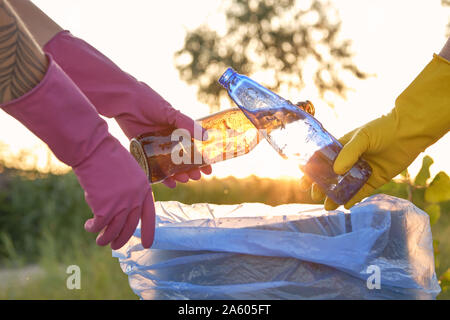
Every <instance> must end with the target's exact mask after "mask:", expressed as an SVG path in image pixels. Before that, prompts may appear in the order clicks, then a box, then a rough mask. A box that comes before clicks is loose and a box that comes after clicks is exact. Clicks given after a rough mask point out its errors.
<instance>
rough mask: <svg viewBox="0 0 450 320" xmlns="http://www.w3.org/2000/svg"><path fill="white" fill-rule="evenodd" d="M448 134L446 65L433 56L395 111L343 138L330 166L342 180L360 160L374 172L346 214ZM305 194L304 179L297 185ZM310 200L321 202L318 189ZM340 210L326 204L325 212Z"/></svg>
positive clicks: (327, 201) (307, 183)
mask: <svg viewBox="0 0 450 320" xmlns="http://www.w3.org/2000/svg"><path fill="white" fill-rule="evenodd" d="M449 129H450V62H449V61H447V60H445V59H444V58H442V57H440V56H437V55H434V58H433V60H432V61H431V62H430V63H429V64H428V65H427V66H426V67H425V69H424V70H423V71H422V72H421V73H420V74H419V76H418V77H417V78H416V79H415V80H414V81H413V82H412V83H411V84H410V85H409V86H408V88H406V89H405V91H403V93H402V94H401V95H400V96H399V97H398V98H397V100H396V102H395V108H394V109H393V110H392V111H391V112H390V113H389V114H388V115H386V116H382V117H381V118H378V119H375V120H373V121H371V122H369V123H367V124H365V125H363V126H362V127H360V128H358V129H356V130H353V131H351V132H349V133H348V134H346V135H345V136H343V137H342V138H341V139H339V141H340V142H341V143H342V144H343V145H344V147H343V149H342V150H341V152H340V153H339V155H338V157H337V158H336V160H335V162H334V167H333V169H334V171H335V172H336V173H337V174H344V173H345V172H346V171H347V170H349V169H350V168H351V167H352V166H353V165H354V164H355V162H356V161H357V160H358V159H359V157H363V158H364V160H366V161H367V162H368V163H369V164H370V166H371V167H372V170H373V172H372V175H371V176H370V178H369V180H368V181H367V183H366V184H365V185H364V186H363V187H362V188H361V190H359V192H358V193H357V194H356V195H355V196H354V197H353V198H352V199H351V200H350V201H349V202H347V203H346V204H345V208H347V209H349V208H350V207H352V206H353V205H354V204H356V203H357V202H359V201H361V200H362V199H363V198H365V197H367V196H369V195H370V194H371V193H372V192H373V191H374V190H375V189H377V188H379V187H381V186H382V185H384V184H385V183H387V182H389V181H390V180H391V179H392V178H394V177H395V176H397V175H398V174H399V173H401V172H402V171H403V170H405V169H406V168H407V167H408V166H409V165H410V164H411V162H413V161H414V159H415V158H416V157H417V156H418V155H419V154H420V153H421V152H423V151H424V150H425V149H426V148H427V147H429V146H430V145H432V144H433V143H435V142H436V141H437V140H438V139H440V138H441V137H442V136H444V135H445V134H446V133H447V132H448V131H449ZM301 186H302V188H303V189H304V190H305V189H308V187H309V186H311V181H310V180H309V178H308V177H306V176H305V178H304V179H303V180H302V181H301ZM311 196H312V198H313V199H314V200H316V201H319V200H321V199H323V198H324V197H325V195H324V194H323V192H322V191H321V190H320V188H318V186H317V185H316V184H312V186H311ZM337 207H338V204H336V203H334V202H333V201H332V200H331V199H329V198H326V199H325V209H326V210H334V209H336V208H337Z"/></svg>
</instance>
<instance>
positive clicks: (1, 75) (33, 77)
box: [0, 0, 47, 102]
mask: <svg viewBox="0 0 450 320" xmlns="http://www.w3.org/2000/svg"><path fill="white" fill-rule="evenodd" d="M45 59H46V58H45V56H44V54H43V53H42V51H41V50H40V48H39V47H38V46H37V45H36V43H35V42H34V41H33V40H32V38H31V36H30V35H29V33H28V32H27V31H26V29H25V27H24V26H23V24H22V23H21V21H20V20H19V19H18V18H17V17H16V16H15V14H14V12H12V11H11V9H10V7H9V5H8V4H7V3H5V2H4V1H2V0H0V102H7V101H10V100H13V99H16V98H18V97H20V96H22V95H24V94H25V93H27V92H28V91H30V90H31V89H33V87H35V86H36V85H37V84H38V83H39V82H40V80H41V79H42V78H43V76H44V74H45V71H46V69H47V66H46V60H45Z"/></svg>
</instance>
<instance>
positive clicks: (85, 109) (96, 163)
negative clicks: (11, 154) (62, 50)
mask: <svg viewBox="0 0 450 320" xmlns="http://www.w3.org/2000/svg"><path fill="white" fill-rule="evenodd" d="M1 108H3V109H4V110H5V111H6V112H7V113H8V114H10V115H11V116H13V117H14V118H16V119H17V120H18V121H20V122H21V123H22V124H23V125H25V126H26V127H27V128H28V129H30V130H31V131H32V132H33V133H34V134H35V135H37V136H38V137H39V138H40V139H41V140H43V141H44V142H45V143H47V144H48V146H49V148H50V149H51V150H52V151H53V153H54V154H55V156H56V157H57V158H58V159H60V160H61V161H62V162H64V163H66V164H67V165H69V166H71V167H72V168H73V170H74V172H75V174H76V175H77V177H78V180H79V182H80V184H81V186H82V187H83V189H84V190H85V197H86V202H87V203H88V204H89V206H90V207H91V209H92V211H93V213H94V218H93V219H90V220H88V221H87V222H86V224H85V228H86V229H87V230H88V231H91V232H100V231H101V233H100V235H99V236H98V237H97V244H99V245H106V244H108V243H111V248H113V249H118V248H120V247H122V246H123V245H124V244H125V243H126V242H127V240H128V239H129V238H130V237H131V236H132V234H133V233H134V231H135V229H136V226H137V224H138V222H139V218H140V219H141V225H142V228H141V230H142V231H141V232H142V233H141V241H142V245H143V246H144V247H146V248H149V247H150V246H151V245H152V242H153V236H154V228H155V209H154V205H153V194H152V190H151V188H150V187H149V184H148V181H147V177H146V176H145V174H144V172H143V171H142V169H141V168H140V167H139V165H138V164H137V162H136V161H135V160H134V158H133V157H132V156H131V154H130V153H129V152H128V151H127V150H126V149H125V148H123V147H122V145H121V144H120V143H119V141H117V140H116V139H115V138H114V137H113V136H111V135H110V134H109V132H108V126H107V124H106V122H105V121H104V120H103V119H101V118H100V116H99V115H98V113H97V111H96V110H95V108H94V107H93V106H92V104H91V102H90V101H89V100H88V99H87V98H86V96H85V95H84V94H83V93H82V92H81V91H80V90H79V88H78V87H77V86H76V85H75V84H74V83H73V81H72V80H71V79H70V78H69V77H68V76H67V75H66V74H65V73H64V71H63V70H62V69H61V68H60V67H59V66H58V65H57V64H56V63H55V62H54V61H53V60H52V59H51V57H49V65H48V70H47V72H46V74H45V76H44V78H43V79H42V80H41V82H40V83H39V84H38V85H37V86H36V87H34V88H33V89H32V90H31V91H30V92H28V93H27V94H25V95H23V96H22V97H20V98H18V99H16V100H13V101H10V102H8V103H6V104H3V105H2V106H1Z"/></svg>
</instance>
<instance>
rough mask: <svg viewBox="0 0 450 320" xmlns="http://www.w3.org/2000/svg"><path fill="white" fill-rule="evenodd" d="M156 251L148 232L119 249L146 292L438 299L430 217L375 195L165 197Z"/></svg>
mask: <svg viewBox="0 0 450 320" xmlns="http://www.w3.org/2000/svg"><path fill="white" fill-rule="evenodd" d="M156 213H157V226H156V232H155V241H154V244H153V246H152V248H151V249H144V248H143V247H142V246H141V244H140V229H139V228H138V229H137V230H136V232H135V234H134V236H133V237H132V238H131V239H130V240H129V242H128V243H127V244H126V245H125V246H124V247H122V248H121V249H120V250H117V251H113V256H114V257H117V258H118V259H119V262H120V266H121V268H122V270H123V271H124V272H125V273H126V274H127V275H128V277H129V283H130V286H131V288H132V290H133V291H134V292H135V293H136V294H137V295H138V296H139V297H140V298H141V299H258V300H262V299H434V298H436V296H437V294H438V293H439V292H440V287H439V284H438V281H437V278H436V274H435V268H434V256H433V245H432V235H431V228H430V222H429V217H428V215H427V214H426V213H425V212H423V211H422V210H420V209H418V208H417V207H416V206H414V205H413V204H412V203H410V202H409V201H406V200H403V199H398V198H394V197H391V196H387V195H375V196H372V197H370V198H368V199H366V200H365V201H364V202H362V203H360V204H358V205H356V206H354V207H353V208H352V209H351V211H350V212H349V213H348V212H342V211H331V212H327V211H325V210H324V209H323V206H315V205H304V204H288V205H281V206H277V207H271V206H268V205H264V204H259V203H245V204H240V205H213V204H205V203H202V204H194V205H185V204H181V203H178V202H174V201H169V202H157V203H156Z"/></svg>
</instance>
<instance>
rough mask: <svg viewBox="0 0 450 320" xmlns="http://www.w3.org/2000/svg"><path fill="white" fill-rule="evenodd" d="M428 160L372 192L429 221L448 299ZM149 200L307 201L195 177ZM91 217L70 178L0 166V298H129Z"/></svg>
mask: <svg viewBox="0 0 450 320" xmlns="http://www.w3.org/2000/svg"><path fill="white" fill-rule="evenodd" d="M432 162H433V160H432V159H431V158H430V157H425V158H424V160H423V167H422V170H421V171H420V172H419V174H418V175H417V177H415V178H411V177H409V174H408V172H404V173H403V174H402V179H403V180H400V181H395V182H394V181H392V182H390V183H388V184H387V185H385V186H384V187H383V188H382V189H380V190H378V191H377V192H383V193H387V194H391V195H394V196H397V197H401V198H405V199H409V200H411V201H413V202H414V203H415V204H416V205H417V206H419V207H420V208H422V209H424V210H425V211H427V212H428V214H429V215H430V219H431V222H432V224H433V225H432V231H433V237H434V242H435V243H434V244H435V258H436V272H437V275H438V277H439V279H440V281H441V287H442V289H443V292H442V293H441V294H440V296H439V297H438V298H439V299H449V298H450V290H448V288H449V284H450V268H449V267H450V239H449V236H448V235H449V234H450V216H449V214H448V213H449V211H450V201H449V200H450V195H449V192H450V185H449V184H450V181H449V177H448V176H447V175H446V174H445V173H444V172H440V173H438V174H437V175H436V176H435V177H430V173H429V167H430V165H431V164H432ZM154 192H155V198H156V199H157V200H160V201H166V200H177V201H180V202H183V203H186V204H192V203H201V202H209V203H217V204H233V203H242V202H262V203H266V204H269V205H279V204H284V203H302V202H309V203H311V202H312V201H311V199H310V197H309V194H308V193H305V192H301V191H300V190H299V187H298V183H297V181H295V180H271V179H262V178H257V177H249V178H246V179H236V178H226V179H217V178H212V179H203V180H201V181H197V182H190V183H187V184H184V185H178V186H177V188H175V189H173V190H171V189H168V188H166V187H165V186H163V185H161V184H158V185H155V186H154ZM88 218H91V211H90V209H89V207H88V206H87V204H86V203H85V201H84V194H83V191H82V189H81V188H80V186H79V184H78V181H77V179H76V177H75V175H74V174H73V173H72V172H69V173H67V174H62V175H56V174H51V173H48V174H44V173H40V172H38V171H32V170H27V171H25V170H19V169H14V168H8V167H6V166H5V165H1V164H0V299H137V296H136V295H135V294H134V293H133V292H132V290H131V289H130V286H129V285H128V278H127V276H126V275H125V274H124V273H123V272H122V270H121V269H120V266H119V263H118V260H117V259H116V258H113V257H112V256H111V249H110V248H109V247H98V246H96V244H95V235H93V234H90V233H87V232H85V230H84V228H83V224H84V222H85V220H86V219H88ZM69 265H78V266H79V267H80V268H81V271H82V276H81V290H68V289H67V287H66V280H67V277H68V274H67V273H66V268H67V266H69Z"/></svg>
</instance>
